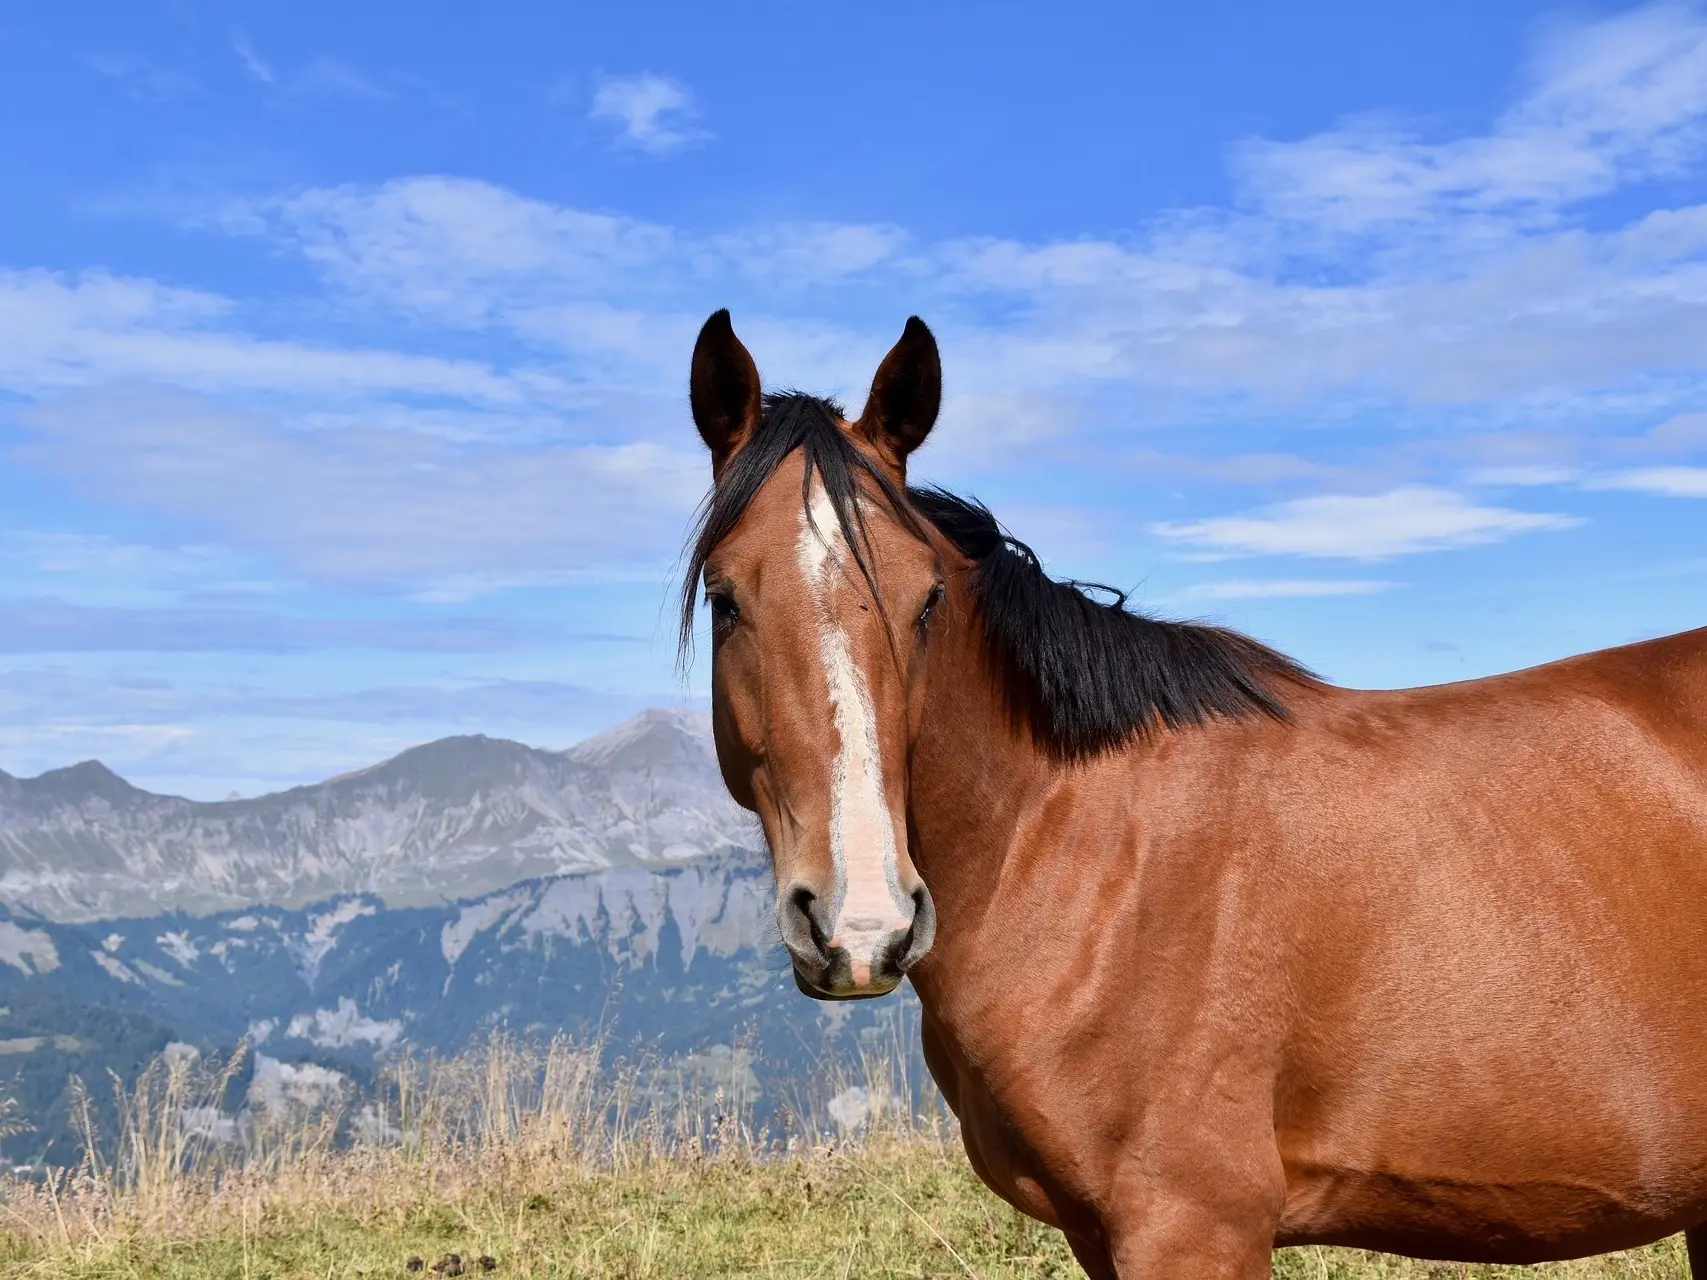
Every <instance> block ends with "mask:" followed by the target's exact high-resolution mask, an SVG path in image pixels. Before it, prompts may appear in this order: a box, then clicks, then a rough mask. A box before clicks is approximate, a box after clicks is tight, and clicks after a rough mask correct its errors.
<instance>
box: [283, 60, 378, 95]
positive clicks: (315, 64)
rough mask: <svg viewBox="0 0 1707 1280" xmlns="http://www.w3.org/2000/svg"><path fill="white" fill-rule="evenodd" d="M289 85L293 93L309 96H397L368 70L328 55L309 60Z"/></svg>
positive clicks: (291, 79)
mask: <svg viewBox="0 0 1707 1280" xmlns="http://www.w3.org/2000/svg"><path fill="white" fill-rule="evenodd" d="M288 87H289V89H290V92H292V93H294V94H297V95H300V96H302V97H307V98H367V99H370V100H372V101H376V102H383V101H386V100H387V99H390V98H392V97H394V96H396V95H394V94H393V93H392V92H391V90H390V89H387V88H386V87H385V86H384V85H382V84H380V83H379V82H378V81H377V80H375V79H373V77H371V76H369V75H368V74H367V73H366V72H364V71H362V70H360V69H359V68H357V67H353V66H351V65H350V64H349V63H347V62H344V61H342V60H341V59H338V58H329V57H327V56H325V55H324V54H322V55H320V56H318V57H315V58H311V59H309V61H308V62H307V64H306V65H304V66H303V68H302V70H300V71H298V72H297V73H296V74H295V75H293V76H292V77H291V78H290V82H289V86H288Z"/></svg>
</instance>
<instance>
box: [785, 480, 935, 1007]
mask: <svg viewBox="0 0 1707 1280" xmlns="http://www.w3.org/2000/svg"><path fill="white" fill-rule="evenodd" d="M797 545H798V550H799V557H800V571H801V573H802V574H803V575H804V577H805V579H806V590H807V594H808V597H809V598H810V599H811V601H812V606H813V610H814V612H816V614H817V616H818V653H819V656H820V657H821V658H822V659H823V662H824V675H825V678H826V679H827V681H828V682H829V686H830V709H831V712H832V714H833V715H834V717H835V722H836V737H837V739H838V746H837V749H836V759H835V763H834V765H833V766H832V772H831V777H830V858H831V860H832V862H833V863H834V866H835V874H836V886H835V895H834V897H833V898H832V900H831V909H832V911H833V912H834V913H835V916H834V919H832V920H831V921H830V923H829V926H828V927H829V933H830V943H831V945H833V946H839V947H844V948H846V949H847V952H848V957H849V959H850V961H851V962H852V966H853V978H854V981H855V982H858V983H864V982H866V981H868V980H869V977H870V966H871V963H872V961H873V960H874V959H875V958H876V952H877V948H878V946H879V945H881V944H882V943H884V942H886V941H887V940H888V939H889V938H890V937H891V936H892V935H893V934H894V933H896V932H897V931H898V930H901V929H905V928H906V927H907V925H908V922H909V921H910V920H911V919H912V912H911V911H910V910H909V909H908V908H909V904H908V902H907V896H906V894H904V893H902V892H901V877H900V873H899V871H898V869H897V862H896V856H895V822H894V819H893V817H892V816H891V815H890V812H889V804H888V801H887V800H886V799H885V797H884V794H883V761H882V759H881V757H880V756H879V753H878V746H877V718H876V716H875V715H873V714H872V710H871V694H870V692H869V691H868V689H867V688H866V683H865V676H864V674H863V673H862V672H861V671H860V669H859V668H858V667H857V666H856V665H854V660H853V655H852V653H851V652H850V651H849V649H848V637H847V633H846V632H845V631H843V630H842V628H841V626H840V624H839V623H838V622H837V621H836V616H835V611H834V610H833V609H832V608H831V603H830V600H831V591H832V589H833V587H834V585H835V578H836V575H837V573H838V571H839V570H840V569H841V568H842V567H843V565H844V560H845V558H846V556H847V543H846V540H845V539H844V538H843V537H842V532H841V526H840V525H839V524H838V523H837V521H836V511H835V507H834V506H833V505H832V504H831V502H830V498H829V495H828V494H827V493H825V492H824V486H823V484H822V483H821V482H819V481H817V480H814V481H813V484H812V504H811V507H810V511H809V512H808V511H807V510H802V512H801V514H800V537H799V541H798V544H797Z"/></svg>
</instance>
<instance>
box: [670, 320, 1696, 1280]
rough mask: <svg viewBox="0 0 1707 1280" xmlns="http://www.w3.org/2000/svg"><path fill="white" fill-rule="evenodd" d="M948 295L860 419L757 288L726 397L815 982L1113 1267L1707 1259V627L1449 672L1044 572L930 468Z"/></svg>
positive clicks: (737, 776) (729, 686)
mask: <svg viewBox="0 0 1707 1280" xmlns="http://www.w3.org/2000/svg"><path fill="white" fill-rule="evenodd" d="M941 398H942V369H941V361H940V357H939V353H938V349H937V344H936V340H935V338H934V337H933V336H932V334H931V332H930V330H929V329H928V328H927V327H926V326H925V324H924V323H923V322H922V321H920V320H919V319H918V318H917V317H914V318H912V319H909V320H908V321H907V324H906V327H905V329H904V331H903V332H902V334H901V337H900V339H899V341H898V342H897V343H896V344H895V346H894V348H893V349H892V350H891V351H890V352H889V353H888V354H887V356H885V358H884V359H883V361H882V363H881V364H880V366H879V367H878V369H877V372H876V375H875V377H874V378H873V381H872V385H871V390H870V393H869V395H868V397H867V400H866V403H865V406H864V408H863V410H862V412H861V413H860V416H859V417H858V418H857V419H849V418H848V417H847V415H846V413H845V412H844V410H843V409H842V408H841V406H839V405H837V404H836V403H834V402H833V401H830V400H827V399H821V398H817V397H813V396H808V395H804V394H800V393H795V392H786V393H784V392H774V393H769V394H767V393H766V392H764V391H763V390H762V388H761V384H760V379H759V373H758V369H757V366H756V365H755V364H754V361H753V358H752V356H751V354H750V353H749V352H748V351H747V349H746V347H745V346H744V345H743V344H742V343H741V341H740V339H739V338H737V337H736V335H735V331H734V329H733V327H732V325H731V322H730V319H729V313H728V312H727V311H718V312H716V313H715V314H713V315H712V316H711V317H710V319H708V320H707V321H706V322H705V325H704V327H703V329H702V330H701V332H700V334H699V337H698V340H697V342H696V344H695V347H694V352H693V360H692V366H691V372H690V379H689V400H690V404H691V409H692V416H693V420H694V423H695V426H696V427H697V429H698V432H699V435H700V437H701V439H702V440H703V441H704V443H705V445H706V446H707V447H708V448H709V450H710V453H711V466H712V487H711V490H710V493H709V496H708V498H707V500H706V502H705V504H704V506H703V508H702V516H701V518H700V521H699V524H698V529H697V533H696V534H695V535H694V538H693V541H692V542H691V544H690V548H691V555H690V556H689V557H688V560H687V563H688V573H687V578H686V582H685V584H684V589H683V599H682V617H681V626H682V637H683V643H684V645H687V646H691V643H692V633H693V628H694V624H695V617H696V602H697V598H698V596H699V594H700V588H701V587H703V595H704V599H705V601H706V603H707V606H708V608H709V610H710V615H711V618H710V634H711V639H710V644H711V648H712V663H711V698H712V712H713V715H712V718H713V729H714V734H715V739H716V750H717V758H718V763H719V767H720V770H721V773H722V777H723V780H724V782H725V784H726V785H727V787H728V789H729V792H730V794H731V796H733V798H734V799H735V801H736V802H737V803H739V804H740V805H742V806H744V807H745V808H747V809H750V810H752V811H753V812H754V813H756V814H757V816H758V819H759V822H760V825H761V826H762V828H763V832H764V838H765V841H766V844H767V845H768V847H769V852H770V857H771V860H772V864H773V868H774V870H775V873H776V884H777V898H776V918H777V924H778V929H779V931H780V934H781V939H782V942H783V944H784V945H785V946H786V947H787V950H788V953H789V956H790V960H791V967H792V969H793V972H794V978H795V982H796V985H797V986H798V987H799V989H800V990H801V991H802V992H804V993H805V994H807V995H809V996H812V997H814V998H816V999H820V1000H845V999H859V998H867V997H874V996H879V995H882V994H884V993H886V992H889V991H892V990H893V989H894V988H895V987H896V985H897V984H898V983H899V982H900V981H901V980H902V978H903V977H905V978H906V979H907V980H908V981H910V982H911V983H912V985H913V987H914V989H915V991H916V992H917V995H918V998H919V1002H920V1004H921V1005H922V1008H923V1015H922V1039H923V1051H924V1057H925V1061H926V1064H927V1065H928V1067H929V1069H930V1072H931V1074H932V1076H933V1077H934V1078H935V1080H936V1083H937V1084H938V1086H939V1087H940V1089H941V1091H942V1094H943V1097H944V1098H945V1099H946V1100H947V1103H948V1105H949V1106H950V1108H952V1110H953V1111H954V1113H955V1114H956V1115H957V1117H958V1119H959V1123H960V1130H961V1134H962V1136H963V1140H964V1144H965V1148H966V1153H967V1156H968V1157H969V1159H970V1161H971V1164H972V1167H973V1168H974V1169H975V1170H976V1172H977V1174H978V1176H979V1177H980V1178H981V1179H982V1180H983V1181H984V1182H985V1183H986V1184H987V1185H988V1186H989V1187H990V1188H991V1189H992V1190H993V1191H994V1192H995V1193H996V1194H997V1195H999V1196H1001V1197H1002V1198H1003V1199H1005V1200H1007V1201H1008V1202H1009V1203H1011V1204H1012V1205H1014V1206H1015V1207H1017V1208H1018V1209H1019V1210H1021V1211H1022V1212H1024V1213H1026V1214H1029V1215H1031V1216H1032V1217H1034V1218H1037V1219H1039V1220H1041V1221H1043V1222H1045V1223H1048V1224H1050V1225H1052V1226H1054V1227H1057V1228H1059V1229H1060V1230H1061V1231H1062V1232H1063V1233H1065V1235H1066V1237H1067V1240H1068V1242H1069V1243H1070V1245H1071V1247H1072V1250H1073V1253H1074V1255H1075V1256H1076V1257H1077V1259H1078V1261H1079V1263H1080V1265H1081V1266H1082V1267H1083V1268H1084V1270H1085V1271H1086V1273H1087V1274H1089V1275H1091V1276H1093V1277H1123V1278H1125V1277H1133V1276H1152V1277H1175V1276H1192V1277H1239V1278H1240V1280H1245V1278H1249V1277H1258V1276H1267V1275H1269V1274H1270V1266H1271V1255H1272V1250H1273V1249H1274V1248H1276V1247H1278V1246H1286V1245H1299V1244H1331V1245H1346V1246H1353V1247H1358V1248H1364V1249H1374V1250H1381V1251H1385V1252H1389V1253H1398V1254H1408V1255H1411V1256H1416V1257H1423V1258H1430V1259H1442V1260H1456V1261H1466V1262H1506V1263H1530V1262H1541V1261H1548V1260H1558V1259H1566V1258H1573V1257H1583V1256H1587V1255H1591V1254H1596V1253H1604V1252H1609V1251H1613V1250H1617V1249H1622V1248H1627V1247H1633V1246H1637V1245H1641V1244H1645V1243H1648V1242H1651V1241H1655V1240H1658V1239H1660V1238H1662V1237H1665V1236H1668V1235H1671V1234H1673V1233H1676V1232H1678V1231H1684V1232H1685V1233H1686V1241H1687V1250H1688V1256H1689V1258H1690V1265H1691V1267H1692V1269H1693V1274H1694V1275H1695V1276H1696V1277H1697V1278H1698V1280H1707V1225H1704V1224H1707V629H1702V630H1696V631H1691V632H1687V633H1684V634H1680V635H1675V636H1671V637H1669V638H1664V639H1656V640H1647V641H1644V642H1641V643H1638V644H1630V645H1626V646H1623V647H1621V648H1614V649H1606V650H1603V651H1600V652H1596V653H1590V654H1587V655H1582V656H1578V657H1573V658H1568V659H1566V660H1564V661H1559V662H1553V663H1550V664H1547V665H1545V666H1539V667H1535V668H1532V669H1529V670H1524V671H1518V672H1515V673H1512V674H1506V675H1498V676H1493V677H1489V678H1485V679H1478V680H1470V681H1465V682H1463V683H1458V684H1448V685H1440V686H1433V687H1426V688H1415V689H1404V690H1392V691H1364V690H1353V689H1346V688H1340V687H1336V686H1333V685H1331V684H1329V683H1327V682H1325V681H1323V680H1321V679H1318V678H1317V677H1316V676H1314V675H1313V674H1311V672H1309V671H1308V670H1306V669H1305V668H1304V667H1303V666H1302V665H1300V664H1299V663H1297V662H1295V661H1293V660H1292V659H1290V658H1287V657H1285V656H1283V655H1281V654H1279V653H1277V652H1275V651H1274V650H1273V649H1270V648H1267V647H1265V646H1264V645H1262V644H1260V643H1258V642H1257V641H1255V640H1253V639H1250V638H1248V637H1246V636H1243V635H1240V634H1237V633H1235V632H1233V631H1230V630H1226V629H1221V628H1217V627H1213V626H1208V625H1201V624H1195V623H1187V622H1175V621H1165V620H1161V619H1157V618H1154V617H1150V616H1148V615H1146V614H1144V613H1142V612H1139V611H1137V610H1135V609H1131V608H1128V607H1126V605H1125V601H1124V600H1123V599H1121V598H1118V597H1117V598H1112V599H1105V598H1101V596H1100V594H1099V593H1093V592H1091V591H1089V590H1088V589H1082V587H1081V584H1077V583H1072V582H1061V581H1055V580H1052V579H1051V578H1050V577H1048V576H1047V575H1046V574H1045V572H1044V570H1043V568H1042V566H1041V564H1040V562H1039V560H1038V558H1037V556H1035V555H1034V554H1033V553H1032V552H1031V551H1030V550H1029V549H1028V548H1027V547H1026V546H1025V545H1024V544H1023V543H1020V542H1019V541H1017V540H1016V539H1015V538H1013V537H1011V536H1010V535H1009V534H1008V533H1007V532H1005V530H1004V529H1003V527H1002V526H1001V525H999V524H998V523H997V521H996V519H995V517H994V516H993V515H992V514H991V513H990V511H989V510H988V509H987V508H985V507H983V506H982V505H980V504H979V503H977V502H974V501H970V500H966V499H963V498H959V497H956V496H954V495H953V494H950V493H948V492H946V491H944V490H941V489H936V488H921V487H914V486H911V485H909V483H908V480H907V462H908V457H909V455H911V454H912V453H913V451H914V450H915V449H917V448H918V447H919V446H920V445H921V444H922V443H923V442H924V441H925V439H926V437H927V435H928V433H929V432H930V430H931V428H932V426H933V425H934V423H935V421H936V417H937V412H938V409H939V406H940V403H941Z"/></svg>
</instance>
